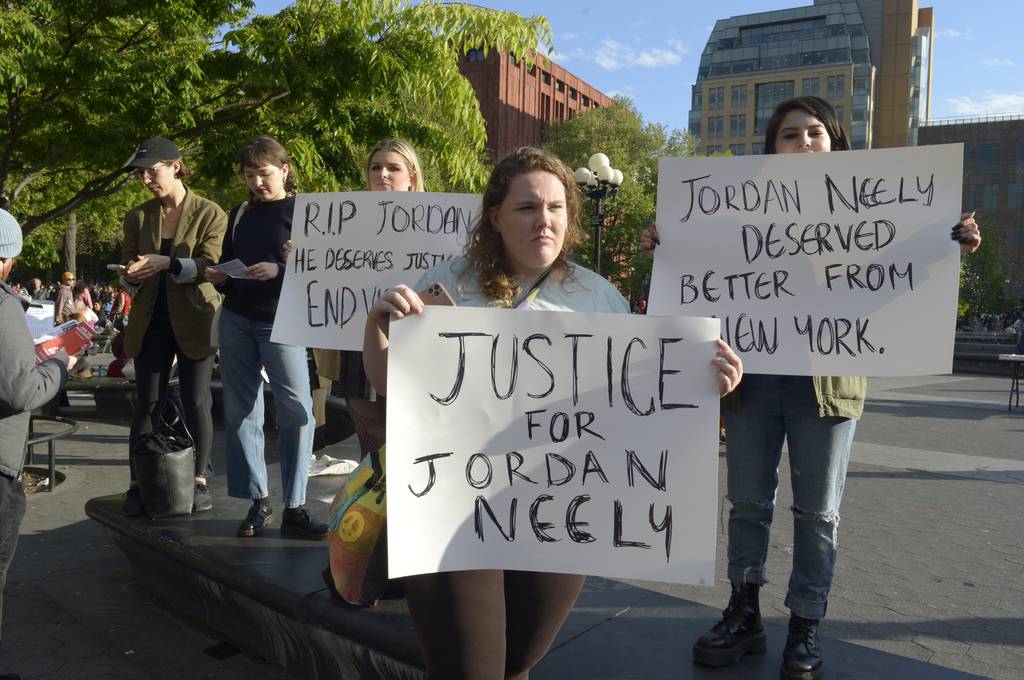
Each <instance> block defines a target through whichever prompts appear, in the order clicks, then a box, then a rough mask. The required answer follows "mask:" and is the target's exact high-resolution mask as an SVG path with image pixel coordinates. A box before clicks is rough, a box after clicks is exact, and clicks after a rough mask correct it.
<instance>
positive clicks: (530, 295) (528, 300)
mask: <svg viewBox="0 0 1024 680" xmlns="http://www.w3.org/2000/svg"><path fill="white" fill-rule="evenodd" d="M551 269H552V267H549V268H548V269H547V270H546V271H545V272H544V273H543V274H541V275H540V278H539V279H537V280H536V281H534V282H533V285H532V286H530V290H528V291H526V293H525V294H523V296H522V297H521V298H519V301H518V302H515V303H513V304H512V309H529V307H530V305H531V304H533V301H534V300H536V299H537V296H538V295H540V287H541V286H542V285H544V281H545V280H547V278H548V275H549V274H550V273H551Z"/></svg>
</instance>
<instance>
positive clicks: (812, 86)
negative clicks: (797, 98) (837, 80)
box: [803, 78, 818, 97]
mask: <svg viewBox="0 0 1024 680" xmlns="http://www.w3.org/2000/svg"><path fill="white" fill-rule="evenodd" d="M803 87H804V90H803V92H804V96H805V97H817V96H818V79H817V78H804V86H803Z"/></svg>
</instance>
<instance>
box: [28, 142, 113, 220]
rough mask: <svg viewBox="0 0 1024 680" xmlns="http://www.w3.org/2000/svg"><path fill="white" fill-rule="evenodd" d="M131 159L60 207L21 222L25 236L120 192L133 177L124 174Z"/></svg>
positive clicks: (92, 181)
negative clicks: (89, 203)
mask: <svg viewBox="0 0 1024 680" xmlns="http://www.w3.org/2000/svg"><path fill="white" fill-rule="evenodd" d="M129 160H130V158H128V159H125V165H122V166H121V167H120V168H118V169H117V170H115V171H114V172H108V173H107V174H105V175H102V176H100V177H97V178H95V179H93V180H90V181H89V182H87V183H86V184H85V186H83V187H82V188H81V189H79V190H78V193H76V194H75V195H74V196H72V197H71V198H69V199H68V200H66V201H64V202H63V203H61V204H60V205H58V206H56V207H54V208H52V209H50V210H47V211H46V212H44V213H40V214H39V215H31V216H29V217H27V218H25V219H24V220H22V222H21V228H22V232H23V234H24V235H25V236H28V235H29V234H31V233H32V231H33V230H35V229H36V227H39V226H41V225H43V224H46V223H47V222H49V221H50V220H54V219H56V218H58V217H62V216H64V215H67V214H68V213H70V212H74V211H75V210H76V209H77V208H78V207H79V206H80V205H82V204H83V203H86V202H87V201H91V200H94V199H97V198H103V197H104V196H109V195H110V194H112V193H114V192H116V191H118V190H120V189H121V187H123V186H124V185H125V184H127V183H128V182H129V181H130V180H131V175H127V174H125V172H124V169H125V167H127V163H128V161H129Z"/></svg>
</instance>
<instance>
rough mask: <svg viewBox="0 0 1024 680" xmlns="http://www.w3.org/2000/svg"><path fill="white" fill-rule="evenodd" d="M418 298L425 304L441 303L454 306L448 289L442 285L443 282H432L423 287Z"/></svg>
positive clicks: (445, 305)
mask: <svg viewBox="0 0 1024 680" xmlns="http://www.w3.org/2000/svg"><path fill="white" fill-rule="evenodd" d="M420 299H421V300H423V304H425V305H442V306H444V307H454V306H455V300H454V299H453V298H452V296H451V294H450V293H449V292H448V289H447V288H445V287H444V284H443V283H440V282H437V283H432V284H430V285H429V286H427V287H426V288H425V289H423V290H421V291H420Z"/></svg>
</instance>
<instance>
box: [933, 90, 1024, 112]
mask: <svg viewBox="0 0 1024 680" xmlns="http://www.w3.org/2000/svg"><path fill="white" fill-rule="evenodd" d="M946 104H947V105H948V107H949V109H950V110H951V112H952V115H955V116H984V115H990V114H997V113H1018V112H1020V111H1024V92H990V93H988V94H986V95H985V96H984V97H982V98H980V99H975V98H971V97H953V98H951V99H947V100H946Z"/></svg>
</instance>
